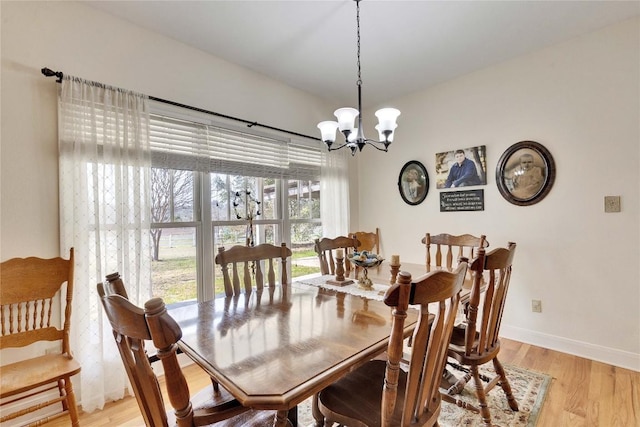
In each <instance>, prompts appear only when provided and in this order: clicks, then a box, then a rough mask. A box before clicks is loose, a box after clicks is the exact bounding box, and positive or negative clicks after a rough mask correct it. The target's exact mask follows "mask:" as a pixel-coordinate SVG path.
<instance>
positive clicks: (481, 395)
mask: <svg viewBox="0 0 640 427" xmlns="http://www.w3.org/2000/svg"><path fill="white" fill-rule="evenodd" d="M471 375H472V376H473V383H474V385H475V386H476V396H477V397H478V403H479V404H480V414H481V415H482V422H483V423H484V425H485V427H491V412H489V406H488V405H487V395H486V394H485V392H484V386H483V385H482V382H481V380H480V375H479V373H478V366H477V365H471Z"/></svg>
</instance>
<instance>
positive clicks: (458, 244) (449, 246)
mask: <svg viewBox="0 0 640 427" xmlns="http://www.w3.org/2000/svg"><path fill="white" fill-rule="evenodd" d="M422 243H423V244H424V245H426V247H427V257H426V265H427V271H428V270H429V269H430V268H431V267H446V268H447V269H449V270H451V268H452V266H453V261H454V259H455V260H457V259H458V258H460V257H465V258H467V259H470V260H471V259H473V258H474V257H475V256H476V255H477V253H478V249H479V248H481V247H482V248H486V247H487V246H489V242H488V241H487V239H486V237H485V236H484V235H481V236H480V237H475V236H472V235H471V234H462V235H459V236H452V235H451V234H446V233H443V234H434V235H431V234H429V233H427V234H426V235H425V237H423V238H422ZM431 245H433V246H435V251H434V250H433V248H432V247H431ZM454 253H455V258H454ZM443 256H444V261H445V263H444V264H443V262H442V258H443Z"/></svg>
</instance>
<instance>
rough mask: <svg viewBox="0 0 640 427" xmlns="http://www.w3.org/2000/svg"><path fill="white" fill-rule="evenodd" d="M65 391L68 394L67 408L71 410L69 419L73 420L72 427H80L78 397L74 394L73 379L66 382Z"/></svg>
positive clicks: (67, 379)
mask: <svg viewBox="0 0 640 427" xmlns="http://www.w3.org/2000/svg"><path fill="white" fill-rule="evenodd" d="M64 389H65V392H66V394H67V400H66V402H67V407H68V409H69V418H71V427H79V426H80V421H78V407H77V406H76V395H75V393H74V392H73V384H72V383H71V378H66V379H65V380H64Z"/></svg>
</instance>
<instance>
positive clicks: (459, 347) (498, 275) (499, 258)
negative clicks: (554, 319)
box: [443, 242, 518, 427]
mask: <svg viewBox="0 0 640 427" xmlns="http://www.w3.org/2000/svg"><path fill="white" fill-rule="evenodd" d="M515 250H516V244H515V243H513V242H509V245H508V247H507V248H497V249H494V250H492V251H491V252H489V253H487V254H485V251H486V250H485V248H480V249H479V251H478V257H477V258H476V259H475V260H474V261H473V262H472V264H471V266H470V267H469V269H470V270H472V271H474V273H475V274H474V283H473V287H472V289H471V296H470V300H469V306H468V309H467V319H466V322H465V323H462V324H461V325H459V326H456V327H455V328H454V330H453V333H452V336H451V343H450V345H449V349H448V354H449V357H452V358H453V359H455V360H456V361H457V362H458V364H459V365H458V366H456V365H453V366H454V367H457V368H459V369H462V370H464V371H466V374H465V375H464V376H463V377H462V378H460V379H459V380H458V381H457V382H456V383H455V384H454V385H453V386H451V387H450V388H449V390H447V394H445V395H444V396H443V398H444V400H446V401H448V402H451V403H456V404H458V403H460V402H459V401H458V399H455V398H454V397H453V395H455V394H457V393H459V392H460V391H462V389H463V388H464V386H465V385H466V384H467V382H468V381H469V380H471V378H473V381H474V384H475V390H476V395H477V397H478V402H479V406H480V408H479V410H478V408H476V407H475V406H473V405H466V407H467V408H468V409H471V410H473V411H476V412H480V413H481V415H482V420H483V422H484V425H485V426H487V427H489V426H491V414H490V412H489V408H488V407H487V397H486V395H487V393H489V391H490V390H491V389H493V388H494V387H495V386H496V385H497V384H499V385H500V386H501V387H502V390H503V391H504V393H505V395H506V397H507V401H508V403H509V407H510V408H511V409H512V410H513V411H517V410H518V403H517V402H516V400H515V398H514V397H513V393H512V392H511V386H510V384H509V380H508V379H507V376H506V375H505V371H504V369H503V367H502V364H501V363H500V361H499V360H498V354H499V353H500V338H499V333H500V323H501V321H502V313H503V311H504V304H505V300H506V298H507V291H508V290H509V282H510V279H511V268H512V264H513V257H514V255H515ZM483 275H484V278H485V281H484V283H481V277H482V276H483ZM481 287H484V292H482V290H481ZM488 362H493V367H494V369H495V372H496V375H495V377H494V378H486V379H487V380H488V381H487V382H488V384H487V385H486V386H485V385H484V384H483V383H482V382H481V377H480V374H479V372H478V367H479V366H481V365H484V364H485V363H488ZM459 406H463V405H459Z"/></svg>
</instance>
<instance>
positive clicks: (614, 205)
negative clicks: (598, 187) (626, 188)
mask: <svg viewBox="0 0 640 427" xmlns="http://www.w3.org/2000/svg"><path fill="white" fill-rule="evenodd" d="M604 211H605V212H620V196H604Z"/></svg>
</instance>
